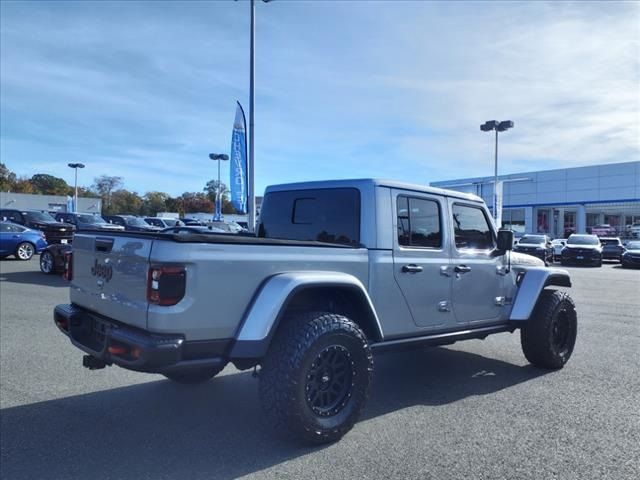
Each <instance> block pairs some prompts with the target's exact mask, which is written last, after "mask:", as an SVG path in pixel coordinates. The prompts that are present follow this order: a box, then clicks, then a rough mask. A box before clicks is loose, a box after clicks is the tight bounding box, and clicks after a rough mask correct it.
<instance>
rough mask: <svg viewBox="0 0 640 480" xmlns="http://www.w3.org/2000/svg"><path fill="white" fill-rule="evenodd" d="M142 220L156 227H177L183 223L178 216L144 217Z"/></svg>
mask: <svg viewBox="0 0 640 480" xmlns="http://www.w3.org/2000/svg"><path fill="white" fill-rule="evenodd" d="M144 221H145V222H147V223H148V224H149V225H152V226H154V227H158V228H169V227H179V226H181V225H184V224H183V223H182V221H180V219H178V218H162V217H145V218H144Z"/></svg>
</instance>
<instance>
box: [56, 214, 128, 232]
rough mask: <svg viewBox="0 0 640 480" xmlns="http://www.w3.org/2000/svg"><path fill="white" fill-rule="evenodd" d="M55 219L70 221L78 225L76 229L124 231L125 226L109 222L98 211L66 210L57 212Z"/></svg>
mask: <svg viewBox="0 0 640 480" xmlns="http://www.w3.org/2000/svg"><path fill="white" fill-rule="evenodd" d="M55 219H56V220H57V221H59V222H65V223H70V224H72V225H74V226H75V227H76V231H80V230H109V231H122V230H124V227H123V226H121V225H115V224H113V223H109V222H107V221H106V220H105V219H104V218H102V217H101V216H100V215H98V214H97V213H76V212H65V213H57V214H56V216H55Z"/></svg>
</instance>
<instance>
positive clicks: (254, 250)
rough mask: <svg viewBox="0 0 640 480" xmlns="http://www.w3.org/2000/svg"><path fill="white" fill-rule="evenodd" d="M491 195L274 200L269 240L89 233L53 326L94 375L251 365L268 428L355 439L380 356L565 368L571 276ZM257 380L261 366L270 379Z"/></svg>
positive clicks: (321, 189)
mask: <svg viewBox="0 0 640 480" xmlns="http://www.w3.org/2000/svg"><path fill="white" fill-rule="evenodd" d="M512 245H513V232H511V231H509V230H500V231H497V230H496V229H495V227H494V223H493V221H492V219H491V216H490V214H489V211H488V210H487V207H486V205H485V204H484V203H483V202H482V200H481V199H480V198H479V197H476V196H474V195H469V194H465V193H459V192H454V191H447V190H441V189H437V188H430V187H424V186H420V185H411V184H405V183H399V182H393V181H383V180H371V179H364V180H341V181H326V182H309V183H299V184H288V185H278V186H272V187H269V188H267V190H266V192H265V197H264V202H263V206H262V211H261V215H260V222H259V224H258V228H257V231H256V234H255V235H249V234H246V235H242V234H240V235H233V234H207V233H206V232H203V231H202V230H198V229H194V230H193V231H189V227H181V229H180V232H179V233H176V232H171V231H169V232H162V233H160V232H155V233H152V232H150V233H144V232H139V233H138V232H123V233H117V232H113V233H107V232H104V233H98V232H94V233H83V232H80V233H78V234H76V236H75V240H74V243H73V251H72V254H71V256H70V258H69V259H68V260H67V271H66V275H67V277H68V278H69V279H70V300H71V301H70V303H69V304H63V305H58V306H57V307H56V308H55V310H54V322H55V325H56V326H57V327H58V328H59V330H60V331H61V332H62V333H63V334H65V335H67V336H68V337H69V339H70V340H71V342H72V343H73V345H75V346H76V347H78V348H79V349H80V350H82V351H83V352H85V356H84V357H83V364H84V366H86V367H88V368H89V369H100V368H104V367H105V366H106V365H118V366H120V367H123V368H127V369H131V370H136V371H142V372H151V373H160V374H163V375H164V376H166V377H167V378H169V379H170V380H173V381H176V382H181V383H197V382H203V381H207V380H209V379H210V378H212V377H213V376H215V375H216V374H217V373H219V372H220V371H221V370H222V369H223V368H224V367H225V366H226V365H227V364H228V363H232V364H233V365H234V366H235V367H236V368H238V369H249V368H254V369H255V370H254V371H255V372H256V374H257V376H258V377H259V392H260V396H261V401H262V405H263V410H264V412H265V414H266V417H267V418H268V419H269V420H270V421H271V422H272V423H273V424H274V425H275V426H276V427H278V428H279V430H280V431H283V432H288V433H289V434H291V435H293V436H294V437H296V438H298V439H301V440H303V441H306V442H311V443H324V442H331V441H335V440H337V439H339V438H341V437H342V436H343V435H344V434H345V433H347V432H348V431H349V430H350V429H351V428H352V427H353V425H354V423H355V422H356V421H357V419H358V416H359V414H360V412H361V411H362V409H363V408H364V406H365V403H366V401H367V398H368V396H369V390H370V384H371V379H372V375H373V369H374V360H373V354H374V353H377V352H384V351H387V350H392V349H404V348H413V347H416V346H418V347H422V346H428V345H449V344H453V343H454V342H457V341H460V340H467V339H484V338H485V337H487V336H488V335H492V334H497V333H501V332H514V331H515V330H520V339H521V344H522V349H523V352H524V355H525V357H526V358H527V359H528V360H529V362H531V363H532V364H534V365H537V366H539V367H542V368H547V369H559V368H562V367H563V366H564V365H565V363H566V362H567V360H568V359H569V357H570V356H571V353H572V351H573V348H574V344H575V341H576V333H577V316H576V309H575V306H574V303H573V301H572V300H571V298H570V297H569V296H568V295H567V293H565V292H564V291H561V290H557V289H553V288H549V287H554V286H559V287H570V286H571V281H570V279H569V274H568V273H567V272H566V271H565V270H561V269H556V268H548V267H545V265H544V262H543V261H542V260H539V259H537V258H534V257H532V256H530V255H526V254H519V253H516V252H511V251H510V250H511V249H512ZM258 367H259V370H258Z"/></svg>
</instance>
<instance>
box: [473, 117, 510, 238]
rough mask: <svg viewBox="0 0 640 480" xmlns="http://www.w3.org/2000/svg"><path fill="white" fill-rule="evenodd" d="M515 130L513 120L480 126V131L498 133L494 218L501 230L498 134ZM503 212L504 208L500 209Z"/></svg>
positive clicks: (495, 162) (495, 155) (492, 121)
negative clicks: (511, 129)
mask: <svg viewBox="0 0 640 480" xmlns="http://www.w3.org/2000/svg"><path fill="white" fill-rule="evenodd" d="M510 128H513V122H512V121H511V120H503V121H501V122H500V121H497V120H488V121H486V122H484V123H483V124H482V125H480V130H482V131H483V132H490V131H491V130H495V131H496V146H495V154H494V169H493V218H494V219H495V220H496V227H498V228H500V225H499V224H500V223H502V222H501V220H502V211H500V212H498V132H504V131H506V130H509V129H510ZM500 210H502V208H500Z"/></svg>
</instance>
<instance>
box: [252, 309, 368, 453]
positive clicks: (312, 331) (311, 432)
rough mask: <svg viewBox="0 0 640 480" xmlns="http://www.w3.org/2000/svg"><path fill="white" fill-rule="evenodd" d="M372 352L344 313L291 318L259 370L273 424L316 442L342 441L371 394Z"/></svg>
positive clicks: (269, 415) (279, 333) (265, 407)
mask: <svg viewBox="0 0 640 480" xmlns="http://www.w3.org/2000/svg"><path fill="white" fill-rule="evenodd" d="M372 376H373V356H372V355H371V349H370V348H369V343H368V341H367V338H366V336H365V335H364V333H363V332H362V330H361V329H360V327H358V325H356V324H355V323H354V322H352V321H351V320H349V319H348V318H346V317H344V316H342V315H336V314H333V313H327V312H310V313H304V314H300V315H297V316H295V317H292V318H289V319H287V320H286V321H285V323H284V324H283V325H282V327H281V328H280V330H279V331H278V333H277V335H276V336H275V338H274V340H273V342H272V343H271V346H270V347H269V351H268V353H267V355H266V357H265V359H264V361H263V363H262V369H261V371H260V398H261V401H262V406H263V410H264V412H265V414H266V416H267V418H268V419H269V421H270V422H271V423H272V424H273V426H274V427H275V428H276V429H278V430H280V431H283V430H284V431H286V432H287V433H289V434H290V435H291V436H293V437H294V438H297V439H298V440H302V441H304V442H307V443H312V444H322V443H328V442H334V441H336V440H339V439H340V438H341V437H342V436H343V435H344V434H346V433H347V432H348V431H349V430H351V428H352V427H353V425H354V424H355V422H356V421H357V420H358V417H359V416H360V412H361V411H362V409H363V408H364V406H365V403H366V401H367V398H368V397H369V391H370V385H371V379H372Z"/></svg>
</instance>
